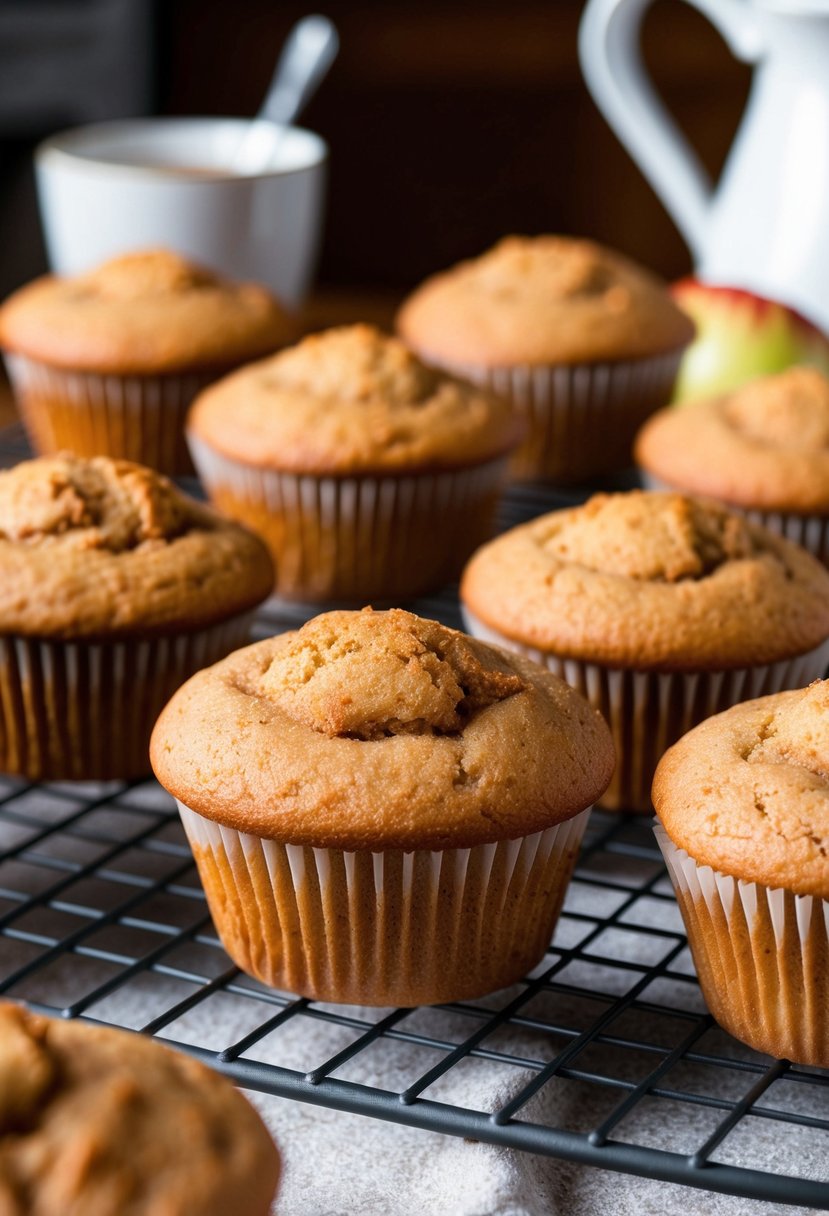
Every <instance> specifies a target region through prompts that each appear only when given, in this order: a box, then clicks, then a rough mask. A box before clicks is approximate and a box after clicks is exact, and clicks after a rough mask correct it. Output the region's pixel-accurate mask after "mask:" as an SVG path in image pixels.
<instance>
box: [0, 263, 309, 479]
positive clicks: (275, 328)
mask: <svg viewBox="0 0 829 1216" xmlns="http://www.w3.org/2000/svg"><path fill="white" fill-rule="evenodd" d="M292 335H293V325H292V324H291V322H290V321H289V319H288V317H287V315H286V314H285V312H284V311H283V310H282V308H281V307H280V306H279V304H278V303H277V301H276V300H275V299H274V298H273V296H272V295H271V294H270V292H269V291H268V290H267V288H265V287H262V286H260V285H258V284H255V283H231V282H229V281H228V280H226V279H223V278H220V277H219V276H218V275H215V274H213V273H212V272H211V271H210V270H208V269H206V268H204V267H202V266H197V265H195V264H194V263H192V262H189V261H187V260H186V259H185V258H183V257H181V256H180V255H179V254H176V253H173V252H171V251H169V250H165V249H153V250H147V251H144V252H137V253H128V254H124V255H123V256H122V257H119V258H115V259H113V260H112V261H109V262H106V263H104V265H103V266H100V267H99V268H98V269H96V270H93V271H91V272H89V273H87V274H83V275H78V276H74V277H71V278H59V277H58V276H56V275H45V276H44V277H43V278H40V279H36V280H35V281H34V282H33V283H29V284H28V285H27V286H25V287H23V288H21V289H20V290H19V291H16V292H15V293H14V295H12V296H11V297H10V298H9V299H8V300H7V301H6V302H5V304H4V305H3V306H2V308H0V345H1V346H2V348H3V351H4V352H5V358H6V366H7V367H8V370H9V374H10V376H11V379H12V384H13V386H14V389H15V393H16V396H17V400H18V404H19V405H20V409H21V413H22V415H23V420H24V422H25V423H26V427H27V429H28V431H29V435H30V438H31V440H32V443H33V445H34V447H35V449H36V450H37V451H38V452H39V453H40V454H41V455H45V454H50V453H54V452H59V451H63V450H70V451H74V452H77V453H78V454H79V455H82V456H96V455H106V456H114V457H123V458H125V459H128V460H136V461H140V462H141V463H142V464H148V465H150V466H152V467H153V468H157V469H159V470H160V471H162V472H165V473H184V472H188V471H191V469H192V466H191V465H190V462H189V458H188V455H187V449H186V446H185V442H184V416H185V414H186V412H187V408H188V406H189V405H190V402H191V401H192V400H193V398H194V397H195V395H196V393H197V392H199V390H200V389H202V388H204V386H205V385H206V384H209V383H210V382H211V381H212V380H216V379H218V378H219V377H220V376H222V375H224V374H226V373H227V372H229V371H230V370H231V369H233V368H235V367H238V366H239V365H240V364H242V363H245V362H247V361H248V360H250V359H255V358H259V357H260V356H262V355H265V354H268V353H269V352H271V351H273V350H276V349H277V347H279V346H283V345H285V343H286V342H288V341H289V340H290V339H291V337H292Z"/></svg>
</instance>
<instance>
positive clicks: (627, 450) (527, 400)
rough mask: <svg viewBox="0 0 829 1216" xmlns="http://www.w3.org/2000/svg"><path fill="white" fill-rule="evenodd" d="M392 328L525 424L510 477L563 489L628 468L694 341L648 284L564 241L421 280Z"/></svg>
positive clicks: (504, 245)
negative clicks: (636, 441) (495, 397)
mask: <svg viewBox="0 0 829 1216" xmlns="http://www.w3.org/2000/svg"><path fill="white" fill-rule="evenodd" d="M397 327H398V330H399V332H400V334H401V336H402V337H403V339H404V341H406V342H407V343H408V344H409V345H410V346H411V347H412V348H413V349H414V350H416V351H417V352H418V354H419V355H420V356H421V358H423V359H425V360H426V361H427V362H428V363H433V364H435V365H436V366H439V367H442V368H445V369H447V370H449V371H454V372H456V373H457V374H460V375H463V376H466V377H467V378H468V379H470V380H474V381H475V382H476V383H480V384H482V385H485V386H486V387H488V388H490V389H492V390H493V391H495V392H498V393H499V394H501V395H502V396H503V397H504V398H505V399H506V400H508V401H509V402H510V404H511V405H512V407H513V409H514V410H515V412H516V413H517V414H519V415H521V416H522V417H525V418H526V420H527V422H528V435H527V438H526V440H525V442H524V444H523V445H522V447H521V448H520V449H519V450H518V452H517V454H516V456H515V458H514V460H513V466H512V467H513V472H514V474H515V475H516V476H517V477H520V478H523V479H535V478H541V479H544V480H548V481H554V482H557V483H562V484H564V483H568V482H576V481H580V480H585V479H587V478H590V477H594V476H596V475H599V474H602V473H608V472H612V471H614V470H615V469H619V468H623V467H625V466H626V465H628V464H630V462H631V444H632V441H633V436H634V435H635V433H636V430H637V428H638V427H639V426H640V425H641V423H642V422H643V421H644V419H645V418H647V416H648V415H649V414H651V413H653V411H654V410H655V409H657V408H658V407H659V406H660V405H664V404H665V402H666V401H668V400H670V395H671V390H672V388H673V382H674V379H675V377H676V371H677V368H678V365H679V359H680V357H681V353H682V351H683V349H684V348H685V346H687V344H688V343H689V342H690V341H691V338H692V337H693V333H694V327H693V324H692V322H691V321H690V320H689V318H688V317H687V316H685V314H684V313H682V312H681V311H680V310H679V309H678V308H677V306H676V305H675V304H674V302H673V301H672V300H671V298H670V296H669V294H668V292H667V290H666V288H665V287H664V285H663V284H662V283H660V282H659V280H658V279H657V278H656V277H655V276H653V275H651V274H650V273H649V272H648V271H646V270H644V269H642V268H641V267H638V266H636V265H634V264H633V263H632V262H630V261H628V259H627V258H624V257H623V256H622V255H621V254H618V253H614V252H613V251H612V250H610V249H605V248H603V247H602V246H600V245H596V244H594V243H593V242H592V241H585V240H576V239H574V238H572V237H561V236H539V237H516V236H513V237H508V238H506V239H505V240H503V241H501V242H500V243H499V244H497V245H496V246H495V247H494V248H493V249H491V250H489V251H488V252H487V253H485V254H483V255H482V256H481V257H479V258H476V259H474V260H472V261H468V262H462V263H461V264H460V265H458V266H455V267H453V268H452V269H450V270H447V271H445V272H443V273H442V274H438V275H435V276H434V277H433V278H430V279H427V280H426V282H425V283H424V284H422V286H420V287H419V288H418V289H417V290H416V291H415V292H414V293H413V294H412V295H411V296H410V297H409V298H408V299H407V300H406V301H405V302H404V304H403V306H402V308H401V310H400V312H399V314H398V317H397Z"/></svg>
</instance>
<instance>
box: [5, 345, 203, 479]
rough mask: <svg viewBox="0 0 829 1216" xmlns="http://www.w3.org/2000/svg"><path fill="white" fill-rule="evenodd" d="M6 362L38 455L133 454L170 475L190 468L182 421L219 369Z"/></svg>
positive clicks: (129, 456)
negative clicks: (129, 372)
mask: <svg viewBox="0 0 829 1216" xmlns="http://www.w3.org/2000/svg"><path fill="white" fill-rule="evenodd" d="M5 364H6V369H7V370H8V373H9V378H10V380H11V382H12V387H13V389H14V394H15V398H16V400H17V403H18V406H19V407H20V414H21V417H22V419H23V424H24V426H25V428H26V431H27V433H28V436H29V439H30V441H31V444H32V447H33V448H34V449H35V451H36V452H37V454H38V455H39V456H49V455H52V454H53V453H55V452H66V451H69V452H75V453H77V455H79V456H111V457H114V458H117V459H120V460H134V461H136V462H137V463H138V464H146V465H149V466H150V468H153V469H157V470H158V471H159V472H161V473H167V474H168V475H171V476H174V475H180V474H186V473H192V472H193V465H192V462H191V460H190V455H189V452H188V450H187V443H186V441H185V438H184V420H185V417H186V415H187V411H188V409H189V408H190V404H191V403H192V401H193V400H194V398H195V397H196V396H197V395H198V394H199V393H200V392H201V390H202V389H203V388H205V387H206V386H207V385H208V384H210V383H211V382H212V381H214V380H216V379H218V376H219V374H220V373H218V372H216V371H212V372H199V373H197V372H188V373H182V374H178V375H177V374H170V375H163V376H115V375H111V376H105V375H96V374H94V373H92V372H73V371H64V370H63V369H61V368H56V367H50V366H47V365H46V364H44V363H37V362H35V361H34V360H31V359H26V358H24V357H23V356H22V355H10V354H6V355H5Z"/></svg>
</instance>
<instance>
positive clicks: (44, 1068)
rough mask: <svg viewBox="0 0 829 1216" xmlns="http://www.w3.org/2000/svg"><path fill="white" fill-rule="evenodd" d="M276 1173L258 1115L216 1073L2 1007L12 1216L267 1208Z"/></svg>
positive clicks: (254, 1215) (251, 1212)
mask: <svg viewBox="0 0 829 1216" xmlns="http://www.w3.org/2000/svg"><path fill="white" fill-rule="evenodd" d="M278 1177H279V1154H278V1153H277V1150H276V1147H275V1146H274V1144H273V1142H272V1141H271V1138H270V1136H269V1135H268V1133H267V1131H266V1130H265V1127H264V1125H263V1124H262V1122H261V1120H260V1119H259V1116H258V1115H257V1114H256V1113H255V1111H254V1110H253V1107H252V1106H251V1105H250V1104H249V1103H248V1102H247V1101H246V1099H245V1098H243V1097H242V1095H241V1094H240V1093H239V1092H238V1090H237V1089H236V1088H235V1087H234V1086H233V1085H232V1084H231V1083H230V1082H229V1081H226V1080H225V1079H224V1078H223V1077H220V1076H219V1075H218V1073H215V1072H212V1071H211V1070H210V1069H208V1068H206V1067H205V1066H204V1065H203V1064H200V1063H198V1062H197V1061H196V1060H193V1059H190V1058H189V1057H187V1056H185V1055H183V1054H180V1053H178V1052H173V1051H171V1050H170V1049H169V1048H167V1047H163V1046H162V1045H161V1044H160V1043H158V1042H155V1041H153V1040H151V1039H148V1038H145V1037H144V1036H143V1035H137V1034H136V1035H133V1034H127V1033H125V1032H124V1031H119V1030H111V1029H109V1028H104V1027H99V1026H90V1025H88V1024H86V1023H82V1022H66V1021H58V1020H56V1019H52V1018H44V1017H40V1016H38V1015H37V1014H34V1013H29V1012H27V1011H26V1010H24V1009H22V1008H20V1007H19V1006H16V1005H11V1004H2V1005H0V1211H2V1212H3V1216H34V1214H35V1213H36V1214H37V1216H81V1214H82V1216H115V1214H116V1213H117V1216H160V1214H161V1213H163V1214H164V1216H227V1213H228V1212H244V1213H245V1214H246V1216H266V1214H267V1212H268V1211H269V1209H270V1201H271V1199H272V1197H273V1192H274V1189H275V1187H276V1183H277V1180H278Z"/></svg>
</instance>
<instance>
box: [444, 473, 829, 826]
mask: <svg viewBox="0 0 829 1216" xmlns="http://www.w3.org/2000/svg"><path fill="white" fill-rule="evenodd" d="M461 598H462V600H463V604H464V611H465V615H466V620H467V623H468V625H469V627H470V629H471V631H472V632H473V633H474V634H476V635H477V636H480V637H483V638H485V639H487V640H489V641H495V642H498V643H499V644H501V645H504V646H509V647H511V648H513V649H516V650H518V651H520V652H522V653H524V654H527V655H529V656H530V657H532V658H535V659H536V660H537V661H539V662H543V663H545V664H546V665H547V666H548V667H549V668H550V669H551V670H552V671H555V672H556V673H557V674H559V675H562V676H563V677H564V678H565V679H567V680H568V682H569V683H571V684H573V685H574V687H576V688H578V689H579V690H580V691H581V692H583V693H584V694H585V695H586V696H587V697H588V698H589V700H590V701H591V703H592V704H593V705H594V706H596V708H598V709H600V710H601V711H602V713H603V714H604V715H605V717H606V718H607V720H608V722H609V723H610V724H611V727H612V729H613V732H614V738H615V741H616V748H617V753H618V764H617V771H616V775H615V777H614V780H613V782H612V783H611V786H610V788H609V790H608V792H607V794H606V795H605V798H604V799H603V804H604V805H606V806H610V807H614V808H622V809H637V810H647V809H648V808H649V806H650V783H651V778H652V776H653V771H654V768H655V767H656V763H657V761H658V760H659V757H660V756H661V755H662V753H663V752H664V751H665V749H666V748H667V747H668V746H669V745H670V744H671V743H673V742H674V741H675V740H676V739H677V738H679V736H680V735H681V734H683V733H684V732H685V731H686V730H688V729H689V728H690V727H691V726H693V725H694V724H695V723H696V722H699V721H701V720H702V719H703V718H705V717H708V716H709V715H710V714H712V713H716V712H717V711H719V710H721V709H724V708H727V707H728V706H729V705H732V704H734V703H736V702H738V701H742V700H745V699H746V698H748V697H754V696H757V695H760V694H764V693H768V692H777V691H779V690H781V689H784V688H797V687H800V686H801V685H804V684H807V683H809V681H810V680H812V679H814V678H815V677H816V676H819V675H821V674H822V673H823V670H824V669H825V666H826V663H827V660H829V641H827V639H829V573H827V571H826V570H825V569H824V568H823V567H822V566H821V565H820V564H819V563H818V562H817V561H816V560H815V559H814V558H813V557H811V556H810V555H809V554H808V553H806V552H805V551H804V550H803V549H801V548H800V546H798V545H794V544H792V543H791V542H790V541H787V540H785V539H784V538H782V537H779V536H777V535H774V534H773V533H771V532H768V531H767V530H766V529H764V528H762V527H760V526H758V525H756V524H752V523H750V522H749V521H747V520H746V519H745V518H744V517H743V516H741V515H739V514H736V513H735V512H732V511H729V510H727V509H726V508H725V507H721V506H719V505H718V504H716V503H710V502H707V501H699V500H695V499H692V498H686V497H683V496H681V495H679V494H669V493H657V492H650V493H645V492H642V491H634V492H632V493H629V494H616V495H596V496H595V497H593V498H592V499H590V501H589V502H588V503H586V504H585V505H584V506H581V507H575V508H570V509H568V510H564V511H555V512H553V513H552V514H550V515H545V516H542V517H541V518H539V519H536V520H533V521H532V522H531V523H529V524H524V525H522V526H521V527H519V528H515V529H513V530H512V531H511V532H507V533H505V534H504V535H503V536H500V537H498V538H497V539H496V540H495V541H492V542H491V543H490V544H489V545H487V546H485V547H484V548H483V549H481V550H479V551H478V553H476V554H475V556H474V557H473V558H472V560H471V561H470V563H469V565H468V566H467V568H466V570H465V572H464V575H463V579H462V583H461Z"/></svg>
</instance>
